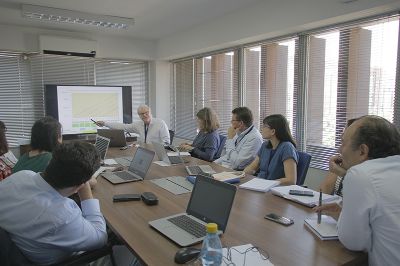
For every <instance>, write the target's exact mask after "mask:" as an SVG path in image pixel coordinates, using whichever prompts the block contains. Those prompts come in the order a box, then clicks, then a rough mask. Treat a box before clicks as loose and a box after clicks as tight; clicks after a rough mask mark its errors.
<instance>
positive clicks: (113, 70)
mask: <svg viewBox="0 0 400 266" xmlns="http://www.w3.org/2000/svg"><path fill="white" fill-rule="evenodd" d="M45 84H63V85H94V84H99V85H122V86H123V85H128V86H132V88H133V93H132V106H133V107H134V108H135V109H133V110H136V108H137V106H138V105H139V104H143V103H146V102H147V95H148V69H147V62H124V63H123V64H122V63H121V64H118V63H116V64H113V63H111V62H108V61H103V60H96V59H93V58H82V57H71V56H60V55H44V54H37V55H23V54H15V53H7V52H2V53H0V120H2V121H4V122H5V124H6V126H7V129H8V130H7V140H8V142H9V144H10V145H11V146H16V145H17V144H18V140H19V139H25V140H29V139H30V131H31V127H32V125H33V123H34V122H35V121H36V120H37V119H39V118H41V117H43V116H44V115H45V114H44V85H45Z"/></svg>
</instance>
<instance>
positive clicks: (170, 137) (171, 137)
mask: <svg viewBox="0 0 400 266" xmlns="http://www.w3.org/2000/svg"><path fill="white" fill-rule="evenodd" d="M168 131H169V144H171V145H172V141H174V136H175V131H173V130H171V129H170V130H168Z"/></svg>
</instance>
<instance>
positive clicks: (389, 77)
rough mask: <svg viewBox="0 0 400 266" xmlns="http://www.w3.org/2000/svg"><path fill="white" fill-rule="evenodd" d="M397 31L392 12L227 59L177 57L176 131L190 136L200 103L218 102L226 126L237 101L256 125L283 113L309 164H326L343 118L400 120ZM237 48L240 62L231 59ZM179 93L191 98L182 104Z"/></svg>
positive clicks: (250, 48)
mask: <svg viewBox="0 0 400 266" xmlns="http://www.w3.org/2000/svg"><path fill="white" fill-rule="evenodd" d="M399 35H400V32H399V17H398V15H390V16H384V17H381V18H378V19H376V18H374V19H371V20H364V21H363V22H357V23H352V24H347V25H342V26H341V27H337V26H335V27H331V28H329V27H328V28H325V29H324V30H323V31H320V30H319V31H315V32H310V33H302V34H301V35H299V36H298V37H296V38H289V39H287V40H280V41H265V43H260V44H257V45H247V46H246V45H244V46H243V47H241V48H239V49H235V50H233V57H232V59H233V60H231V61H230V60H228V57H227V53H220V54H217V55H213V54H211V53H210V55H209V56H202V57H201V58H197V59H193V60H192V59H191V60H186V61H177V62H174V92H175V97H174V98H173V99H172V102H171V106H176V107H175V108H173V109H172V110H173V112H172V114H171V115H172V117H174V118H175V123H176V124H175V127H176V131H177V132H181V133H182V135H181V136H184V137H186V138H189V139H190V138H193V137H194V135H195V132H194V128H195V124H194V123H193V120H192V119H193V117H194V116H193V114H195V112H196V111H197V110H198V109H200V108H202V107H203V106H211V107H212V108H215V109H217V112H218V115H219V117H220V119H221V123H222V125H223V127H222V128H223V129H225V128H226V127H227V126H228V125H229V124H230V110H228V109H229V108H231V109H232V108H234V107H236V106H239V105H243V106H247V107H249V108H250V109H251V110H252V112H253V115H254V117H255V123H256V125H257V127H259V126H260V124H261V122H262V119H263V118H264V117H265V116H267V115H270V114H273V113H280V114H283V115H285V116H286V117H287V119H288V121H289V123H290V127H291V129H292V134H293V136H295V137H296V141H297V143H298V148H299V149H300V150H305V151H306V152H308V153H310V154H311V155H312V161H311V166H312V167H315V168H321V169H327V168H328V160H329V157H330V156H331V155H332V154H334V153H336V152H337V149H338V147H339V146H340V143H341V134H342V132H343V130H344V127H345V125H346V121H347V120H348V119H350V118H355V117H359V116H362V115H367V114H374V115H379V116H383V117H385V118H386V119H388V120H389V121H393V122H394V123H395V124H396V125H397V126H400V124H399V121H400V104H399V103H400V100H399V99H400V85H399V84H400V75H399V72H400V69H399V68H400V63H399V53H398V50H399V49H400V48H399V47H400V45H399V43H398V39H399ZM239 53H243V63H242V68H238V67H237V65H236V63H235V61H236V60H237V59H235V58H236V54H239ZM229 62H232V63H229ZM239 71H240V72H239ZM224 75H225V76H224ZM223 76H224V77H223ZM193 77H194V80H193ZM238 77H240V78H241V80H242V82H241V84H240V85H241V86H240V88H238V87H235V82H236V80H237V79H238ZM230 82H232V83H230ZM239 91H240V92H241V95H236V93H237V92H239ZM220 92H223V95H224V97H225V98H226V99H225V98H220V94H219V93H220ZM181 93H183V94H184V95H187V96H188V95H189V96H188V97H187V96H185V97H187V98H190V97H193V102H191V101H190V100H187V99H186V98H185V99H186V100H185V103H182V102H181V100H183V99H180V98H179V97H181V96H178V95H179V94H181ZM240 99H241V100H240ZM178 110H181V111H183V112H184V113H185V114H184V115H182V114H180V113H179V112H178ZM185 115H186V116H185ZM189 117H190V118H189ZM181 127H182V128H184V129H185V132H182V131H181ZM178 135H179V134H178Z"/></svg>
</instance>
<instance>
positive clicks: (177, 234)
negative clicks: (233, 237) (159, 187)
mask: <svg viewBox="0 0 400 266" xmlns="http://www.w3.org/2000/svg"><path fill="white" fill-rule="evenodd" d="M235 194H236V187H235V186H233V185H230V184H227V183H224V182H220V181H217V180H214V179H212V178H208V177H205V176H202V175H199V176H197V178H196V182H195V183H194V187H193V191H192V195H191V196H190V200H189V203H188V206H187V208H186V213H180V214H176V215H172V216H169V217H165V218H161V219H158V220H154V221H150V222H149V224H150V226H151V227H153V228H154V229H156V230H157V231H159V232H160V233H161V234H163V235H165V236H166V237H167V238H169V239H171V240H172V241H174V242H175V243H176V244H178V245H179V246H181V247H186V246H190V245H193V244H196V243H198V242H201V241H202V240H203V239H204V237H205V235H206V228H205V225H206V224H207V223H211V222H212V223H216V224H218V229H219V232H218V233H219V234H222V232H225V229H226V226H227V224H228V219H229V214H230V212H231V209H232V204H233V200H234V198H235Z"/></svg>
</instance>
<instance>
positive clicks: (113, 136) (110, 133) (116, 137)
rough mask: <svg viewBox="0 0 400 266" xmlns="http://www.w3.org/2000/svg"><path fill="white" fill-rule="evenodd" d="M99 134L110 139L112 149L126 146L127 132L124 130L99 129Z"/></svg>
mask: <svg viewBox="0 0 400 266" xmlns="http://www.w3.org/2000/svg"><path fill="white" fill-rule="evenodd" d="M97 134H98V135H100V136H103V137H106V138H109V139H110V147H124V146H126V139H125V132H124V130H122V129H101V128H99V129H97Z"/></svg>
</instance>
